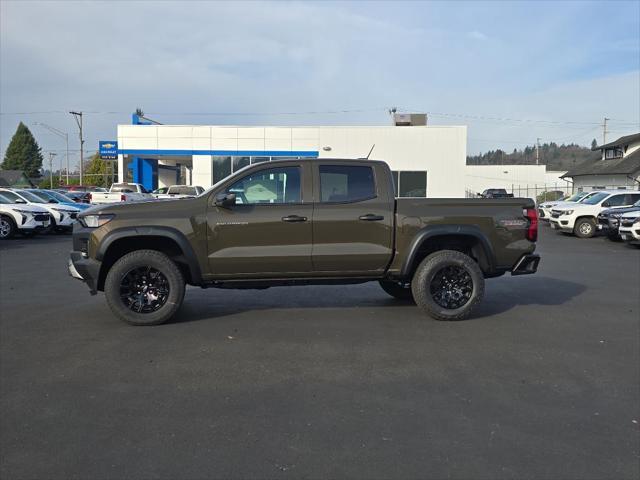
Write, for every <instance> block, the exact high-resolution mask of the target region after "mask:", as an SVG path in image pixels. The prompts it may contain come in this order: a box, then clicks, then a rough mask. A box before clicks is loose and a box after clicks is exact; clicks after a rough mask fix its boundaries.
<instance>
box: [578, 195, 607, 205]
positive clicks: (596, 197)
mask: <svg viewBox="0 0 640 480" xmlns="http://www.w3.org/2000/svg"><path fill="white" fill-rule="evenodd" d="M608 196H609V194H608V193H604V192H599V193H596V194H595V195H593V196H591V197H589V198H587V199H586V200H585V201H584V202H582V203H584V204H586V205H596V204H598V203H600V202H601V201H602V200H604V199H605V198H607V197H608Z"/></svg>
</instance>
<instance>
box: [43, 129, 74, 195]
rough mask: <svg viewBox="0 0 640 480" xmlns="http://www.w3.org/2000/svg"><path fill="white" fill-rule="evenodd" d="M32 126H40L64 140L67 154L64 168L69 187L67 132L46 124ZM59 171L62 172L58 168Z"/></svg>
mask: <svg viewBox="0 0 640 480" xmlns="http://www.w3.org/2000/svg"><path fill="white" fill-rule="evenodd" d="M34 125H40V126H41V127H44V128H46V129H47V130H49V131H50V132H51V133H53V134H55V135H58V136H59V137H62V138H64V141H65V143H66V145H67V152H66V154H65V160H66V161H67V168H66V172H67V175H66V177H67V185H69V134H68V133H67V132H63V131H62V130H58V129H57V128H55V127H52V126H51V125H47V124H46V123H42V122H35V123H34ZM60 170H62V168H60Z"/></svg>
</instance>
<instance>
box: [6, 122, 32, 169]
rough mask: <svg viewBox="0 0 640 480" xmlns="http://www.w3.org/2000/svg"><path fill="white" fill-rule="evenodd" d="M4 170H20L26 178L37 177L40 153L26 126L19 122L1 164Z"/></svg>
mask: <svg viewBox="0 0 640 480" xmlns="http://www.w3.org/2000/svg"><path fill="white" fill-rule="evenodd" d="M1 166H2V168H3V169H4V170H22V171H24V173H25V175H27V177H39V176H40V169H41V168H42V151H41V148H40V146H39V145H38V142H36V139H35V138H34V137H33V135H32V134H31V131H30V130H29V128H27V126H26V125H25V124H24V123H22V122H20V124H19V125H18V128H17V129H16V133H14V134H13V137H12V138H11V142H9V146H8V147H7V151H6V153H5V156H4V161H3V162H2V165H1Z"/></svg>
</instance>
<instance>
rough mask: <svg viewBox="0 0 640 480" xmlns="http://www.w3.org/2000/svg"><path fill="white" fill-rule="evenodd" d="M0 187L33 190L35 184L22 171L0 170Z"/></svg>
mask: <svg viewBox="0 0 640 480" xmlns="http://www.w3.org/2000/svg"><path fill="white" fill-rule="evenodd" d="M0 187H12V188H33V187H35V184H34V183H33V182H32V181H31V180H30V179H29V177H27V176H26V175H25V174H24V172H23V171H22V170H0Z"/></svg>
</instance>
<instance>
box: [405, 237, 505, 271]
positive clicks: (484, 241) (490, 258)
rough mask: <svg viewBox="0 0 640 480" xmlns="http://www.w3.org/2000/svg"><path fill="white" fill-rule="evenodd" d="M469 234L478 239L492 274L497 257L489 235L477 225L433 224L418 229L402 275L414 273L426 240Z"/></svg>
mask: <svg viewBox="0 0 640 480" xmlns="http://www.w3.org/2000/svg"><path fill="white" fill-rule="evenodd" d="M445 235H446V236H456V235H458V236H469V237H473V238H475V239H477V240H478V242H479V244H480V246H481V247H482V249H483V251H484V254H485V256H486V259H487V267H488V269H487V271H486V272H484V273H485V274H492V273H494V272H495V270H496V257H495V252H494V250H493V247H492V246H491V242H490V241H489V239H488V238H487V236H486V235H485V234H484V233H483V232H482V230H480V229H479V228H478V227H476V226H475V225H432V226H427V227H424V228H422V229H421V230H418V232H417V233H416V234H415V236H414V237H413V240H411V244H410V245H409V252H408V254H407V256H406V258H405V260H404V262H403V263H402V269H401V271H400V275H401V277H403V278H408V277H410V276H411V274H412V267H413V263H414V260H415V258H416V256H417V255H418V251H419V250H420V247H421V246H422V244H423V243H424V242H426V241H427V240H429V239H431V238H436V237H442V236H445Z"/></svg>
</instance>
